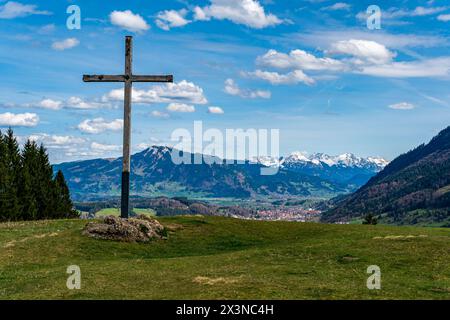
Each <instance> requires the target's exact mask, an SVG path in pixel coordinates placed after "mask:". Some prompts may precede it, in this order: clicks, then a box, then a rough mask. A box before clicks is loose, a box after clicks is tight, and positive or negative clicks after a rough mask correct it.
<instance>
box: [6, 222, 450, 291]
mask: <svg viewBox="0 0 450 320" xmlns="http://www.w3.org/2000/svg"><path fill="white" fill-rule="evenodd" d="M158 220H159V221H161V222H162V223H163V224H164V225H165V226H166V227H167V228H168V229H169V230H170V232H169V238H168V239H167V240H158V241H154V242H151V243H147V244H137V243H121V242H111V241H104V240H94V239H90V238H88V237H85V236H82V235H81V230H82V228H83V226H84V225H85V224H86V223H87V221H86V220H55V221H36V222H17V223H2V224H0V299H450V229H439V228H418V227H392V226H382V225H377V226H367V225H326V224H316V223H296V222H264V221H249V220H237V219H231V218H222V217H201V216H178V217H164V218H158ZM70 265H78V266H79V267H80V268H81V289H80V290H69V289H67V287H66V281H67V277H68V276H69V275H68V274H67V273H66V269H67V267H68V266H70ZM369 265H378V266H379V267H380V268H381V290H369V289H367V287H366V279H367V277H368V276H369V274H367V273H366V270H367V267H368V266H369Z"/></svg>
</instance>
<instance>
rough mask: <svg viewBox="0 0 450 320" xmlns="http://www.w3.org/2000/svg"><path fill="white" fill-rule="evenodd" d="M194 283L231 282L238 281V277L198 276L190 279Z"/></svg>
mask: <svg viewBox="0 0 450 320" xmlns="http://www.w3.org/2000/svg"><path fill="white" fill-rule="evenodd" d="M192 281H193V282H195V283H199V284H206V285H210V286H213V285H216V284H233V283H236V282H238V281H239V279H238V278H230V277H227V278H225V277H219V278H210V277H202V276H198V277H195V278H194V280H192Z"/></svg>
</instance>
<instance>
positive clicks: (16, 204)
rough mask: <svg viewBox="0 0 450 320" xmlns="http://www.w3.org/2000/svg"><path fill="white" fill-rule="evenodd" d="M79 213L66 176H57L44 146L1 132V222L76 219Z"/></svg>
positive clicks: (60, 174)
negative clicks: (23, 143) (21, 140)
mask: <svg viewBox="0 0 450 320" xmlns="http://www.w3.org/2000/svg"><path fill="white" fill-rule="evenodd" d="M76 216H77V213H76V211H75V210H74V208H73V203H72V201H71V199H70V193H69V188H68V187H67V184H66V181H65V179H64V175H63V174H62V172H61V171H58V173H57V174H56V175H55V176H54V175H53V169H52V166H51V165H50V162H49V159H48V154H47V151H46V149H45V148H44V146H43V145H42V144H41V145H40V146H38V145H37V144H36V142H34V141H30V140H28V141H27V142H26V143H25V145H24V146H23V148H22V150H20V148H19V144H18V142H17V139H16V138H15V137H14V133H13V131H12V130H11V129H9V130H8V131H7V132H6V133H5V134H3V133H2V132H1V131H0V221H18V220H38V219H57V218H73V217H76Z"/></svg>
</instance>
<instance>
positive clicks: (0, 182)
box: [0, 131, 8, 221]
mask: <svg viewBox="0 0 450 320" xmlns="http://www.w3.org/2000/svg"><path fill="white" fill-rule="evenodd" d="M7 180H8V179H7V169H6V144H5V139H4V137H3V133H2V132H1V131H0V221H3V220H7V217H8V212H7V211H6V210H7V205H6V201H7V199H8V195H7Z"/></svg>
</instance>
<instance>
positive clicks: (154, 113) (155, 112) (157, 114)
mask: <svg viewBox="0 0 450 320" xmlns="http://www.w3.org/2000/svg"><path fill="white" fill-rule="evenodd" d="M151 115H152V116H153V117H155V118H162V119H167V118H170V115H169V114H168V113H165V112H161V111H158V110H153V111H152V112H151Z"/></svg>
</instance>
